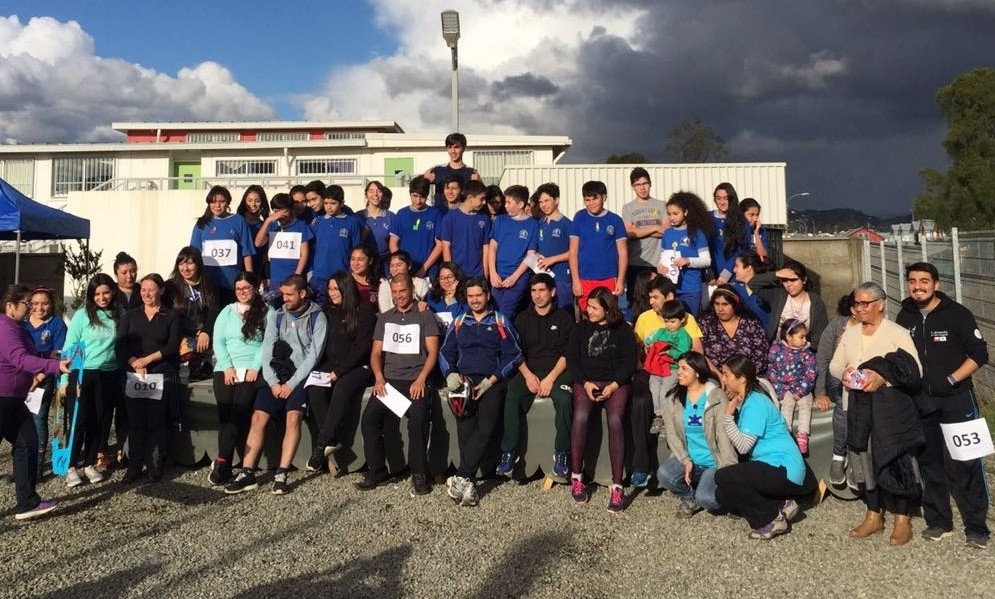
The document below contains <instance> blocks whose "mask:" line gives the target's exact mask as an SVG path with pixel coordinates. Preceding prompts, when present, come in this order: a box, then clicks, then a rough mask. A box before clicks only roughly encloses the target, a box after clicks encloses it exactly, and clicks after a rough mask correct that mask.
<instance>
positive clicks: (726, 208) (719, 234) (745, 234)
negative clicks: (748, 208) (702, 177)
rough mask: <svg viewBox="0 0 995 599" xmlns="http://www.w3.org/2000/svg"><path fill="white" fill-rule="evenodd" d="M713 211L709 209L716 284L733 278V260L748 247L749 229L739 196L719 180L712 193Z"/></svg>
mask: <svg viewBox="0 0 995 599" xmlns="http://www.w3.org/2000/svg"><path fill="white" fill-rule="evenodd" d="M712 199H713V200H714V201H715V210H713V211H712V237H711V238H710V239H709V246H710V247H711V250H712V270H713V271H714V272H715V280H716V284H718V285H722V284H724V283H728V282H729V281H731V280H732V275H733V272H732V269H733V262H734V261H735V260H736V256H738V255H739V253H740V252H741V251H743V250H745V249H747V248H748V247H749V239H750V237H749V235H750V228H749V225H748V224H747V222H746V218H745V217H744V216H743V212H742V211H741V210H740V208H739V196H738V195H737V194H736V189H735V188H734V187H733V186H732V183H719V184H718V185H717V186H716V187H715V191H713V192H712Z"/></svg>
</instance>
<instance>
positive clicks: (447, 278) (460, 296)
mask: <svg viewBox="0 0 995 599" xmlns="http://www.w3.org/2000/svg"><path fill="white" fill-rule="evenodd" d="M425 303H426V305H427V306H428V309H429V310H431V311H432V312H433V313H434V314H435V315H436V316H437V317H438V318H439V319H440V320H441V321H442V322H443V324H446V325H448V324H449V323H450V322H452V321H453V319H454V318H456V317H457V316H459V315H460V314H462V313H463V312H466V311H467V310H469V309H470V308H469V306H468V305H467V303H466V275H464V274H463V269H462V268H460V266H459V264H456V263H455V262H443V263H442V264H440V265H439V273H438V275H437V276H436V277H435V282H433V283H432V289H431V290H429V292H428V295H426V296H425ZM440 314H441V315H442V316H439V315H440Z"/></svg>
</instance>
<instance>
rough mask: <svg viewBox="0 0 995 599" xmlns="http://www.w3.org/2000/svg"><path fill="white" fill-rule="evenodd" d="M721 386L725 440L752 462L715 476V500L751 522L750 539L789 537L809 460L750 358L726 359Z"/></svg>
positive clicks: (802, 490) (804, 490)
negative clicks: (726, 398)
mask: <svg viewBox="0 0 995 599" xmlns="http://www.w3.org/2000/svg"><path fill="white" fill-rule="evenodd" d="M722 386H723V387H724V388H725V392H726V395H727V396H728V398H729V403H728V404H726V409H725V413H724V414H723V416H722V418H723V426H724V428H725V432H726V435H727V436H728V438H729V441H730V442H731V443H732V445H733V447H735V448H736V451H738V452H739V453H741V454H744V455H746V456H748V457H749V461H746V462H740V463H737V464H732V465H730V466H726V467H724V468H720V469H719V470H717V471H716V472H715V485H716V492H715V497H716V499H718V502H719V504H720V505H721V506H722V507H723V508H725V509H727V510H729V511H730V512H732V513H734V514H739V515H741V516H743V517H744V518H746V521H747V522H748V523H749V525H750V528H751V529H753V530H752V532H750V538H751V539H758V540H769V539H772V538H774V537H775V536H777V535H781V534H784V533H786V532H788V531H789V530H790V529H791V524H790V523H791V520H793V519H794V517H795V516H796V515H797V514H798V504H797V503H796V502H795V500H794V498H795V497H800V496H801V495H803V494H804V493H805V492H806V490H807V489H806V487H805V486H804V485H805V460H803V459H802V454H801V452H799V451H798V445H796V444H795V440H794V438H792V436H791V431H790V430H788V424H787V422H785V421H784V417H783V416H781V412H780V410H779V409H778V407H777V404H775V403H774V400H773V398H771V397H770V396H769V395H767V393H766V392H765V391H764V390H763V387H761V386H760V383H759V381H758V379H757V367H756V366H755V365H754V364H753V361H752V360H750V358H748V357H746V356H742V355H734V356H732V357H730V358H729V359H728V360H726V362H725V364H723V365H722ZM737 411H738V412H739V415H738V417H737V415H736V412H737Z"/></svg>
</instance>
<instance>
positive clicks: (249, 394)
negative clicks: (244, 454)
mask: <svg viewBox="0 0 995 599" xmlns="http://www.w3.org/2000/svg"><path fill="white" fill-rule="evenodd" d="M268 311H269V308H268V307H267V306H266V303H265V302H264V301H263V298H262V296H261V295H259V279H258V278H257V277H256V275H255V274H253V273H251V272H243V273H240V274H239V275H238V276H237V277H235V303H232V304H228V305H227V306H225V307H224V308H222V310H221V314H219V315H218V319H217V320H216V321H215V323H214V337H213V340H212V346H213V348H214V357H215V359H216V362H215V364H214V399H215V400H217V402H218V455H217V457H216V458H215V459H214V464H213V466H212V468H211V475H210V481H211V484H213V485H223V484H226V483H228V482H230V480H231V476H232V461H233V460H234V458H235V451H236V450H238V451H239V452H241V451H243V450H244V447H245V438H246V436H247V435H248V434H249V424H250V422H251V420H252V410H253V406H254V405H255V402H256V388H257V382H258V381H259V380H260V379H259V371H260V370H261V369H262V348H263V333H264V332H265V330H266V315H267V312H268Z"/></svg>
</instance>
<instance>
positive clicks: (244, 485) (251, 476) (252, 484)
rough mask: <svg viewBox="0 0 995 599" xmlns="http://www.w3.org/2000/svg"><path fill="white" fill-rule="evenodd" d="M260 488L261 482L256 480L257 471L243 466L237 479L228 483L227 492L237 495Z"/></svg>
mask: <svg viewBox="0 0 995 599" xmlns="http://www.w3.org/2000/svg"><path fill="white" fill-rule="evenodd" d="M258 488H259V482H258V481H257V480H256V473H255V472H253V471H252V470H249V469H248V468H243V469H242V471H241V472H239V473H238V476H236V477H235V480H233V481H231V482H230V483H228V486H227V487H225V493H227V494H228V495H235V494H238V493H241V492H243V491H253V490H255V489H258Z"/></svg>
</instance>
